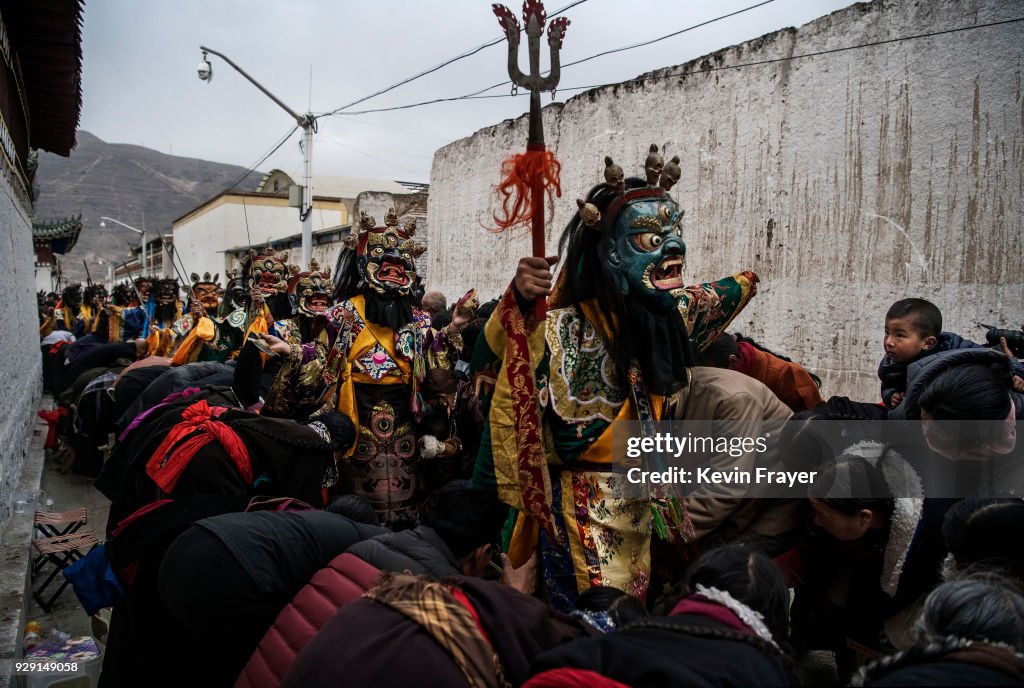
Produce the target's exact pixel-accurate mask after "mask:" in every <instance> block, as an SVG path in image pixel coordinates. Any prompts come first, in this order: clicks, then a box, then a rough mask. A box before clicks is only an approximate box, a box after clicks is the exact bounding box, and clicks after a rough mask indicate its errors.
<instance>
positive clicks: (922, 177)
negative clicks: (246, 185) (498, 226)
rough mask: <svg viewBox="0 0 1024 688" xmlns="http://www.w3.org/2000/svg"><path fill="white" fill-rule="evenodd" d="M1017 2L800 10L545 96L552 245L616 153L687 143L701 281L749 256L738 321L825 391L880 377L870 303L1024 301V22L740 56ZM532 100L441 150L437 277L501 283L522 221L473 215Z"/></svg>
mask: <svg viewBox="0 0 1024 688" xmlns="http://www.w3.org/2000/svg"><path fill="white" fill-rule="evenodd" d="M1019 14H1020V3H1017V2H1010V1H1009V0H987V1H983V0H962V1H961V0H931V1H929V2H916V3H915V2H912V1H910V0H879V1H876V2H871V3H862V4H858V5H853V6H851V7H849V8H847V9H845V10H841V11H839V12H836V13H833V14H831V15H829V16H826V17H822V18H820V19H818V20H816V21H815V22H812V23H810V24H808V25H806V26H803V27H801V28H799V29H787V30H784V31H779V32H776V33H774V34H769V35H767V36H763V37H761V38H759V39H756V40H754V41H749V42H747V43H745V44H743V45H739V46H733V47H729V48H724V49H722V50H719V51H717V52H716V53H714V54H712V55H709V56H707V57H705V58H700V59H698V60H694V61H692V62H690V63H687V64H685V65H681V66H677V67H669V68H666V69H662V70H658V71H656V72H652V73H650V74H648V75H645V78H644V80H643V81H642V82H640V83H634V84H623V85H618V86H613V87H607V88H604V89H598V90H595V91H591V92H587V93H584V94H581V95H579V96H577V97H574V98H572V99H570V100H568V101H567V102H565V103H564V104H558V105H554V106H549V107H547V108H545V111H544V117H545V128H546V131H547V132H549V145H550V146H551V147H552V148H553V149H554V150H555V151H556V152H557V155H558V156H559V158H560V160H561V161H562V163H563V170H562V184H563V189H564V194H565V195H564V196H563V198H562V199H561V200H560V201H559V202H557V203H556V206H555V208H554V217H553V221H552V222H551V223H549V231H548V250H549V251H550V252H554V251H555V249H556V246H557V240H558V236H559V234H560V232H561V229H562V227H564V225H565V223H566V222H567V221H568V220H569V218H570V217H571V214H572V212H574V210H575V203H574V200H575V198H576V197H577V196H582V195H584V194H585V193H586V192H587V191H588V190H589V189H590V188H591V187H592V186H593V185H594V184H596V183H598V182H599V181H601V179H602V177H601V172H602V169H603V158H604V156H605V155H611V156H612V157H613V158H615V160H616V161H617V162H619V163H620V164H622V165H623V167H624V169H625V170H626V172H627V174H641V167H642V164H643V160H644V156H645V152H646V150H647V148H648V146H649V145H650V144H651V143H658V145H659V147H662V146H663V147H664V148H665V150H666V153H667V154H668V155H670V156H671V155H679V156H680V158H681V159H682V167H683V177H682V180H681V181H680V182H679V184H678V185H677V186H676V187H675V188H674V189H673V196H674V197H675V198H676V199H677V200H678V201H679V202H680V205H681V206H682V208H683V209H684V210H685V219H684V232H685V239H686V242H687V272H688V274H689V275H690V277H691V279H692V280H694V281H699V280H706V279H713V278H715V277H719V276H722V275H724V274H728V273H731V272H734V271H736V270H739V269H743V268H752V269H754V270H756V271H758V273H759V274H760V275H761V277H762V280H763V282H762V286H761V290H760V293H759V295H758V296H757V298H756V299H755V300H754V301H753V302H752V303H751V305H750V306H749V307H748V309H747V310H746V311H745V312H744V313H742V314H741V316H740V317H739V318H738V319H737V322H736V325H735V328H734V329H736V330H740V331H743V332H744V333H745V334H749V335H752V336H754V337H757V338H759V339H762V340H763V341H764V342H765V343H766V344H767V345H768V346H769V347H771V348H773V349H777V350H778V351H780V352H783V353H786V354H787V355H789V356H791V357H792V358H794V359H795V360H799V361H801V362H803V363H805V364H806V365H807V366H808V367H810V368H811V369H813V370H815V372H817V373H818V374H819V375H821V376H822V378H823V380H824V386H825V392H826V394H829V395H831V394H845V395H849V396H853V397H855V398H860V399H865V400H871V399H874V398H875V397H876V395H877V393H878V391H877V379H876V378H875V368H876V366H877V362H878V359H879V358H880V356H881V353H882V352H881V336H882V320H883V316H884V314H885V311H886V309H887V308H888V306H889V305H890V304H891V303H892V302H893V301H895V300H896V299H898V298H903V297H905V296H921V297H923V298H927V299H930V300H932V301H934V302H935V303H936V304H938V305H939V307H940V308H941V309H942V311H943V315H944V318H945V323H946V327H947V329H952V330H955V331H958V332H960V333H961V334H963V335H964V336H967V337H970V338H973V339H975V340H979V339H981V338H982V337H983V334H984V332H983V330H981V329H980V328H979V327H978V323H979V322H998V323H1001V324H1002V325H1004V326H1015V327H1019V326H1020V325H1021V324H1022V321H1024V237H1022V234H1024V98H1022V86H1021V81H1022V75H1021V71H1022V47H1024V23H1012V24H1004V25H1001V26H995V27H989V28H979V29H975V30H972V31H963V32H960V33H954V34H946V35H943V36H936V37H931V38H920V39H916V40H908V41H900V42H889V43H885V44H883V45H877V46H873V47H868V48H862V49H857V50H847V51H839V52H833V53H830V54H828V55H822V56H817V57H813V58H806V59H794V60H784V61H781V62H776V63H772V64H763V65H758V66H750V67H742V68H740V69H722V70H719V71H709V69H716V68H718V67H722V66H725V67H730V66H735V65H742V64H746V63H750V62H758V61H764V60H772V59H778V58H786V57H791V56H794V55H804V54H808V53H814V52H820V51H822V50H831V49H834V48H841V47H845V46H855V45H866V44H870V43H877V42H879V41H888V40H890V39H893V38H897V37H901V36H913V35H919V34H925V33H929V32H934V31H942V30H946V29H951V28H957V27H965V26H971V25H974V24H984V23H990V22H995V21H1001V20H1006V19H1013V18H1015V17H1017V16H1018V15H1019ZM525 137H526V121H525V118H519V119H517V120H515V121H508V122H503V123H501V124H499V125H497V126H494V127H490V128H488V129H484V130H481V131H480V132H478V133H477V134H475V135H474V136H472V137H469V138H466V139H462V140H460V141H456V142H454V143H451V144H449V145H448V146H446V147H445V148H443V149H441V150H440V151H438V153H437V155H436V156H435V158H434V164H433V169H432V173H431V193H430V200H429V208H428V213H429V216H430V219H431V222H430V245H431V248H430V251H428V253H427V254H426V255H425V256H424V259H426V260H427V261H429V265H430V274H431V275H433V276H436V279H434V280H432V283H431V285H430V286H431V288H439V289H441V290H443V291H444V292H445V293H447V294H448V295H449V297H454V296H457V295H458V294H461V293H463V292H464V291H465V290H466V289H468V288H469V287H476V288H477V289H478V290H479V291H480V292H481V294H482V296H483V297H484V298H489V297H492V296H496V295H498V293H499V292H500V291H501V290H503V289H504V288H505V287H506V286H507V285H508V283H509V281H510V280H511V278H512V275H513V273H514V271H515V265H516V262H517V260H518V258H519V257H520V256H522V255H526V254H528V252H529V237H528V236H527V235H526V233H511V234H506V235H494V234H490V233H488V232H486V231H485V230H484V229H483V225H485V224H487V220H488V218H489V212H490V210H491V209H492V205H493V201H492V196H491V185H492V184H493V183H494V182H495V181H496V180H497V179H498V171H499V168H500V164H501V160H502V158H503V157H504V156H506V155H508V154H509V153H511V152H514V151H518V150H521V149H522V146H523V144H524V142H525Z"/></svg>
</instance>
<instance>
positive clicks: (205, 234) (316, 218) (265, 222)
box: [174, 198, 347, 284]
mask: <svg viewBox="0 0 1024 688" xmlns="http://www.w3.org/2000/svg"><path fill="white" fill-rule="evenodd" d="M259 200H260V199H250V198H246V201H245V207H244V208H243V207H242V204H241V202H233V201H230V202H225V203H222V204H220V205H218V206H216V207H214V208H212V209H210V210H207V211H206V212H203V213H198V214H196V215H195V216H191V217H186V218H185V219H183V220H181V221H179V222H176V223H175V224H174V248H175V251H177V252H178V256H179V257H180V258H181V260H182V262H183V264H184V266H185V269H186V270H187V271H188V272H189V273H193V272H195V273H198V274H200V275H201V274H203V273H204V272H209V273H210V274H211V275H212V274H215V273H220V275H221V277H222V278H223V277H224V274H225V273H226V272H227V268H228V267H230V266H229V265H227V264H226V263H225V254H224V251H226V250H227V249H230V248H237V247H239V246H248V245H250V244H251V245H253V246H261V245H264V244H266V243H267V242H269V241H271V240H273V239H281V238H284V237H287V236H291V235H292V234H298V233H299V232H301V231H302V224H301V223H300V221H299V211H298V209H296V208H289V207H287V206H285V205H266V204H260V203H259V202H258V201H259ZM331 206H340V204H338V203H332V204H331ZM346 220H347V212H344V211H341V210H336V209H324V208H321V207H317V206H316V205H314V207H313V231H316V230H319V229H324V228H326V227H336V226H338V225H340V224H344V222H345V221H346ZM247 223H248V233H247V232H246V224H247ZM300 258H301V251H300V252H298V253H296V254H295V255H294V256H292V260H291V262H294V263H296V264H297V263H298V262H299V259H300ZM179 269H180V268H179ZM184 277H185V279H188V278H189V275H188V274H186V275H185V276H184ZM221 284H224V280H223V279H222V280H221Z"/></svg>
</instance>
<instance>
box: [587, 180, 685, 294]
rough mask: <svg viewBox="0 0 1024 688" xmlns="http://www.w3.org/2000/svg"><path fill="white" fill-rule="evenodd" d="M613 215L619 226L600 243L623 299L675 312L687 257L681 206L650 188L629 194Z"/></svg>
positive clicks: (616, 203)
mask: <svg viewBox="0 0 1024 688" xmlns="http://www.w3.org/2000/svg"><path fill="white" fill-rule="evenodd" d="M608 211H609V212H608V215H609V217H614V222H613V224H612V226H611V228H610V231H609V230H606V231H608V233H607V234H606V235H605V236H604V237H603V238H602V239H601V241H600V244H599V245H598V250H599V252H600V254H601V258H602V261H603V262H604V266H605V270H606V272H607V273H608V276H609V277H611V279H612V280H613V281H614V282H615V285H616V287H618V289H619V291H621V292H622V294H623V295H624V296H629V297H632V298H636V299H639V300H640V301H642V302H643V303H644V304H645V305H646V306H647V307H648V308H649V309H651V310H652V311H654V312H659V311H666V310H670V309H672V308H675V307H676V304H677V303H678V301H679V298H680V297H681V296H682V295H683V287H684V284H683V265H684V259H685V257H686V244H685V243H683V239H682V219H683V213H682V212H681V211H680V210H679V206H678V205H677V204H676V202H675V201H674V200H672V198H671V197H670V196H668V194H666V193H665V192H664V191H663V190H662V189H660V188H654V187H647V188H641V189H634V190H631V191H627V192H626V193H625V194H624V195H623V196H622V197H621V198H618V199H616V200H615V201H613V202H612V204H611V206H610V207H609V208H608Z"/></svg>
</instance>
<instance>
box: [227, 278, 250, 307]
mask: <svg viewBox="0 0 1024 688" xmlns="http://www.w3.org/2000/svg"><path fill="white" fill-rule="evenodd" d="M248 295H249V292H248V291H247V290H246V288H245V282H244V281H243V280H242V278H241V277H236V278H233V279H232V280H231V281H229V282H228V287H227V295H226V297H225V298H227V300H228V302H229V303H230V304H231V308H232V310H234V309H236V308H243V307H245V305H246V302H247V298H246V297H248Z"/></svg>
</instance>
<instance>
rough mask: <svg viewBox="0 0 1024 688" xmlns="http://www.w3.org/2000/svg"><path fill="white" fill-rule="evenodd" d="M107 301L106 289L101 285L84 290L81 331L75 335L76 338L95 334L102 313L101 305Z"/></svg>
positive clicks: (94, 285) (91, 285) (92, 285)
mask: <svg viewBox="0 0 1024 688" xmlns="http://www.w3.org/2000/svg"><path fill="white" fill-rule="evenodd" d="M106 300H107V288H106V287H104V286H103V285H102V284H90V285H89V286H87V287H86V288H85V290H84V295H83V299H82V306H81V308H80V312H81V314H82V319H81V329H80V330H79V331H78V332H76V333H75V336H76V337H83V336H85V335H87V334H93V333H95V332H96V328H97V327H99V326H100V315H101V314H102V313H103V305H104V303H106Z"/></svg>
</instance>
